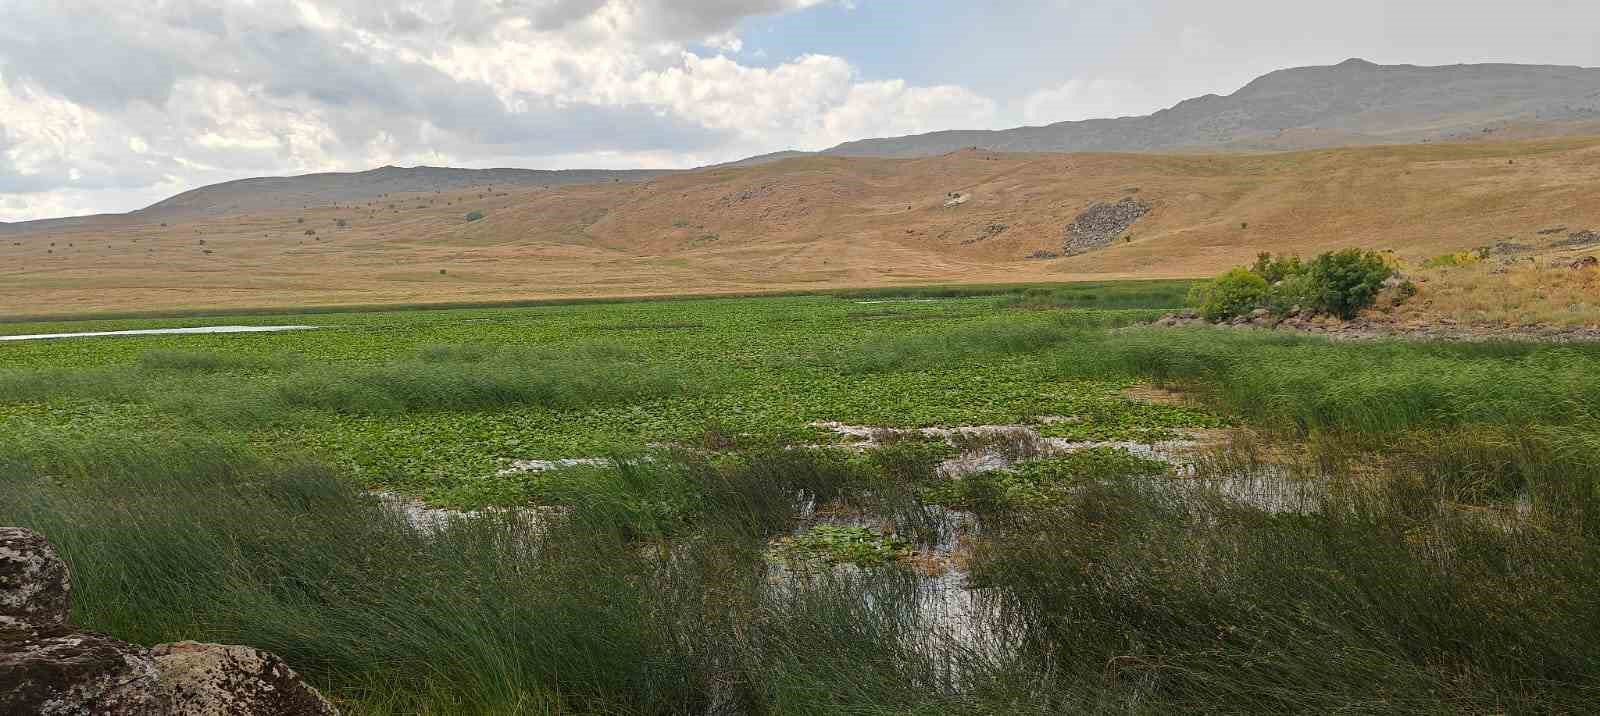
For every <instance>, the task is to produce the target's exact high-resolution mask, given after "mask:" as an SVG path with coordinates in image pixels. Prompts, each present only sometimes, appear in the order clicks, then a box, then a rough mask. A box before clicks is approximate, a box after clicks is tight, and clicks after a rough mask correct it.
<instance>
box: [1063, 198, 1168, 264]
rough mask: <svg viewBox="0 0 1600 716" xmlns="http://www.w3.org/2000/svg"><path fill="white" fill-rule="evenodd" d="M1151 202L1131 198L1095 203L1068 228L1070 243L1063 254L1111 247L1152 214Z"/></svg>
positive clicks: (1075, 253) (1069, 254) (1068, 254)
mask: <svg viewBox="0 0 1600 716" xmlns="http://www.w3.org/2000/svg"><path fill="white" fill-rule="evenodd" d="M1151 208H1152V207H1151V206H1150V204H1149V202H1144V201H1140V200H1138V199H1134V198H1133V197H1128V198H1125V199H1123V200H1122V201H1119V202H1116V203H1115V204H1095V205H1094V206H1091V207H1089V208H1088V209H1086V210H1085V211H1084V212H1083V213H1082V214H1079V215H1078V218H1077V219H1075V220H1073V222H1072V224H1071V225H1070V226H1068V227H1067V243H1066V245H1065V246H1063V247H1062V254H1063V255H1066V256H1077V255H1078V254H1083V253H1088V252H1090V251H1093V250H1095V249H1099V248H1104V247H1106V246H1110V245H1111V242H1113V241H1116V240H1117V237H1119V236H1122V235H1123V234H1124V233H1126V232H1127V231H1128V229H1129V228H1132V227H1133V225H1134V223H1135V222H1137V221H1138V220H1140V219H1142V218H1144V215H1145V214H1148V213H1150V209H1151Z"/></svg>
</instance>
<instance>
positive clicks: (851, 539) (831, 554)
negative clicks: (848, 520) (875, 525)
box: [769, 525, 911, 567]
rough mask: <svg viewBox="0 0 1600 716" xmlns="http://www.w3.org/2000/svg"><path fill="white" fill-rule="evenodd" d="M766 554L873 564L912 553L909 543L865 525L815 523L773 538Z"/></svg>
mask: <svg viewBox="0 0 1600 716" xmlns="http://www.w3.org/2000/svg"><path fill="white" fill-rule="evenodd" d="M769 554H770V555H771V556H772V558H773V559H775V560H778V561H781V562H784V563H787V564H804V563H808V562H809V563H825V564H853V565H857V566H862V567H872V566H878V565H883V564H887V563H890V562H895V561H898V560H901V559H905V558H906V557H909V556H911V543H910V542H907V541H905V540H902V539H899V538H897V537H894V536H886V535H883V534H879V533H878V532H875V531H873V530H871V529H868V528H866V527H848V526H841V525H816V526H814V527H812V528H810V529H808V530H806V531H805V532H802V533H800V534H798V535H795V536H793V537H784V538H781V539H778V540H776V541H775V542H774V543H773V546H772V549H771V551H770V553H769Z"/></svg>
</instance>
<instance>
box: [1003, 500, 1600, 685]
mask: <svg viewBox="0 0 1600 716" xmlns="http://www.w3.org/2000/svg"><path fill="white" fill-rule="evenodd" d="M1390 484H1394V483H1390ZM1347 487H1348V488H1349V489H1339V488H1336V489H1332V490H1331V491H1330V492H1329V493H1328V494H1327V495H1326V496H1325V497H1324V499H1323V503H1322V505H1321V509H1318V510H1314V511H1310V512H1288V513H1274V512H1271V511H1269V510H1265V509H1261V508H1258V507H1254V506H1250V505H1248V504H1242V503H1240V502H1238V501H1236V500H1234V499H1230V498H1228V497H1227V496H1225V494H1224V493H1222V492H1218V491H1212V490H1209V489H1194V488H1184V487H1180V486H1173V485H1171V483H1168V485H1167V486H1166V487H1162V486H1161V483H1148V482H1139V481H1121V482H1106V483H1094V484H1090V485H1085V486H1083V487H1081V488H1079V489H1077V490H1074V491H1073V492H1071V493H1068V499H1066V500H1064V501H1054V502H1051V503H1047V504H1045V505H1043V506H1041V507H1040V508H1038V509H1035V510H1033V511H1031V512H1030V513H1029V519H1027V520H1025V521H1017V522H1014V523H1012V524H1011V525H1010V526H1008V527H1007V528H1006V530H1005V532H1004V533H1003V535H1002V536H1000V537H999V538H998V539H997V540H996V541H995V542H994V543H992V544H991V545H990V546H988V547H986V548H985V549H984V550H982V551H981V552H980V557H979V559H978V560H977V562H976V565H975V570H976V574H977V575H978V578H979V579H980V580H981V582H982V583H983V584H986V585H994V586H995V587H996V588H999V589H1002V590H1004V591H1006V592H1007V593H1009V594H1010V595H1012V597H1013V598H1014V599H1015V600H1016V606H1017V611H1016V613H1015V619H1016V620H1017V624H1018V627H1019V628H1021V629H1023V630H1024V631H1025V632H1026V633H1027V634H1028V635H1029V636H1028V639H1029V641H1030V642H1031V643H1032V644H1033V647H1034V652H1033V653H1035V654H1037V655H1039V656H1041V657H1042V658H1044V659H1045V660H1046V661H1045V663H1047V664H1050V665H1053V667H1054V668H1055V669H1057V670H1058V671H1059V672H1060V673H1062V674H1063V678H1065V679H1068V680H1081V681H1079V683H1080V686H1081V687H1083V688H1092V687H1089V686H1087V685H1086V684H1085V683H1084V682H1087V681H1089V680H1090V679H1094V678H1098V679H1100V680H1101V683H1102V684H1103V686H1101V687H1100V689H1101V696H1100V699H1101V701H1102V703H1105V704H1109V705H1113V709H1114V710H1119V711H1120V710H1125V709H1135V710H1139V711H1154V712H1160V711H1184V712H1190V711H1203V712H1212V711H1227V712H1231V713H1284V712H1326V711H1338V710H1351V709H1354V710H1359V711H1372V710H1376V711H1392V712H1459V711H1468V712H1476V711H1513V712H1516V711H1552V712H1563V711H1574V710H1576V711H1585V710H1588V709H1591V708H1593V707H1594V706H1595V705H1596V704H1597V703H1600V702H1597V698H1600V697H1597V696H1596V693H1597V692H1596V691H1595V688H1596V687H1597V686H1600V682H1597V680H1596V677H1595V676H1594V674H1595V673H1596V672H1595V668H1596V667H1597V666H1600V647H1597V646H1596V642H1595V638H1596V637H1600V616H1597V615H1596V612H1595V608H1596V607H1597V606H1600V595H1595V594H1594V593H1593V592H1592V590H1590V589H1588V588H1587V587H1585V586H1584V585H1586V584H1589V583H1591V582H1592V581H1593V580H1594V579H1596V578H1597V577H1600V550H1597V547H1600V545H1597V544H1596V543H1595V542H1594V541H1593V539H1592V537H1590V536H1587V535H1585V534H1583V532H1582V531H1581V530H1577V529H1574V528H1573V526H1572V525H1571V524H1568V523H1565V522H1563V521H1558V520H1554V519H1547V517H1549V516H1546V515H1542V514H1541V515H1535V516H1533V517H1532V518H1530V519H1528V520H1527V521H1520V522H1518V521H1513V522H1500V521H1496V520H1494V519H1489V518H1487V517H1486V516H1485V515H1483V514H1481V513H1477V512H1474V511H1469V510H1462V509H1457V508H1452V507H1449V506H1446V505H1444V504H1442V503H1440V502H1438V501H1437V499H1436V498H1435V497H1434V496H1433V495H1430V494H1426V493H1414V492H1408V491H1406V490H1404V489H1388V488H1381V489H1367V488H1360V487H1356V486H1354V485H1350V486H1347ZM1569 516H1570V515H1569Z"/></svg>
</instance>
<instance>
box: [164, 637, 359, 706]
mask: <svg viewBox="0 0 1600 716" xmlns="http://www.w3.org/2000/svg"><path fill="white" fill-rule="evenodd" d="M150 653H151V655H152V656H153V657H154V658H155V664H156V669H157V670H158V671H159V672H160V673H161V682H160V685H159V690H160V692H161V695H162V698H163V699H164V700H165V701H166V702H167V703H170V704H171V705H172V709H173V713H182V714H280V715H281V716H324V715H326V714H336V713H338V711H337V710H336V709H334V708H333V706H332V705H330V704H329V703H328V702H327V700H325V699H323V698H322V695H321V694H319V693H317V691H316V689H313V688H311V687H310V686H307V685H306V683H305V682H304V681H302V680H300V676H299V675H298V674H296V673H294V670H293V669H291V668H289V665H288V664H286V663H284V661H283V660H282V659H279V658H278V657H277V656H274V655H272V654H269V653H267V652H265V651H261V650H259V649H252V648H250V647H248V646H224V645H221V644H200V643H197V642H192V641H180V642H178V643H176V644H163V645H161V646H158V647H155V648H154V649H151V650H150Z"/></svg>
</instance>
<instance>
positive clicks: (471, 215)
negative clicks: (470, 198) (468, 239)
mask: <svg viewBox="0 0 1600 716" xmlns="http://www.w3.org/2000/svg"><path fill="white" fill-rule="evenodd" d="M482 218H483V212H481V211H469V212H467V221H478V220H480V219H482Z"/></svg>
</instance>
